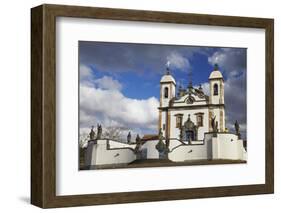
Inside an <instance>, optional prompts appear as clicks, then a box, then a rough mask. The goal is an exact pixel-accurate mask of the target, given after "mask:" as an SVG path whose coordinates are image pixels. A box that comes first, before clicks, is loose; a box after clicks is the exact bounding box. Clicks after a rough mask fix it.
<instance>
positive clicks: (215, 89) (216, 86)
mask: <svg viewBox="0 0 281 213" xmlns="http://www.w3.org/2000/svg"><path fill="white" fill-rule="evenodd" d="M218 89H219V88H218V84H214V95H218Z"/></svg>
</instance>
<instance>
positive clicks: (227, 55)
mask: <svg viewBox="0 0 281 213" xmlns="http://www.w3.org/2000/svg"><path fill="white" fill-rule="evenodd" d="M208 62H209V63H210V64H211V65H214V64H218V65H219V68H222V69H223V72H224V74H225V75H226V76H237V75H239V74H241V73H243V72H244V71H245V70H246V62H247V59H246V50H245V49H240V48H221V49H220V50H219V51H216V52H215V53H214V54H213V55H212V56H210V57H208Z"/></svg>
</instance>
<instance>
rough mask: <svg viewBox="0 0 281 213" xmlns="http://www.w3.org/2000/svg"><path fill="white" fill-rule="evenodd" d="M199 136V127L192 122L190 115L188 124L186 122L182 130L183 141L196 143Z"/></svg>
mask: <svg viewBox="0 0 281 213" xmlns="http://www.w3.org/2000/svg"><path fill="white" fill-rule="evenodd" d="M197 134H198V127H197V126H196V125H195V124H194V123H193V122H192V121H191V119H190V114H189V115H188V118H187V120H186V122H184V125H183V126H182V128H181V137H182V138H181V139H182V140H184V141H189V142H191V141H196V140H197Z"/></svg>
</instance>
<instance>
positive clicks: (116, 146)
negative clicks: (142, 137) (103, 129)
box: [99, 140, 136, 149]
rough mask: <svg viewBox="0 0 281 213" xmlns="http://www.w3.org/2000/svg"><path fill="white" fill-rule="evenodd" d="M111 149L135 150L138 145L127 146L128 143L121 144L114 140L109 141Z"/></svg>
mask: <svg viewBox="0 0 281 213" xmlns="http://www.w3.org/2000/svg"><path fill="white" fill-rule="evenodd" d="M99 143H104V141H100V142H99ZM109 145H110V148H132V149H134V148H135V147H136V144H127V143H121V142H118V141H114V140H109Z"/></svg>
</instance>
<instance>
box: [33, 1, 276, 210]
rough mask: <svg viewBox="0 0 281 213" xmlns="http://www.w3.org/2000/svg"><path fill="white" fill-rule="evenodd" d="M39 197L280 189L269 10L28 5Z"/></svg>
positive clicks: (59, 200) (130, 198)
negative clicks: (226, 12)
mask: <svg viewBox="0 0 281 213" xmlns="http://www.w3.org/2000/svg"><path fill="white" fill-rule="evenodd" d="M31 26H32V29H31V45H32V46H31V50H32V51H31V54H32V55H31V59H32V60H31V77H32V79H31V84H32V85H31V87H32V89H31V97H32V98H31V110H32V117H31V121H32V122H31V123H32V126H31V136H32V140H31V203H32V204H34V205H36V206H39V207H42V208H52V207H65V206H78V205H98V204H114V203H130V202H146V201H161V200H177V199H191V198H206V197H218V196H236V195H251V194H265V193H273V191H274V147H273V145H274V137H273V136H274V134H273V133H274V99H273V97H274V96H273V93H274V84H273V83H274V36H273V35H274V33H273V29H274V22H273V20H272V19H264V18H249V17H233V16H216V15H199V14H186V13H171V12H156V11H139V10H125V9H110V8H92V7H78V6H65V5H41V6H38V7H35V8H32V10H31Z"/></svg>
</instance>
